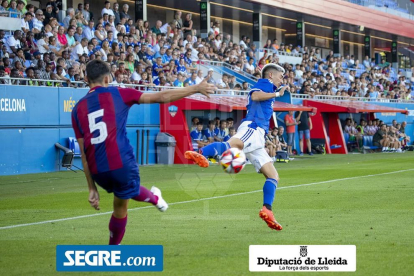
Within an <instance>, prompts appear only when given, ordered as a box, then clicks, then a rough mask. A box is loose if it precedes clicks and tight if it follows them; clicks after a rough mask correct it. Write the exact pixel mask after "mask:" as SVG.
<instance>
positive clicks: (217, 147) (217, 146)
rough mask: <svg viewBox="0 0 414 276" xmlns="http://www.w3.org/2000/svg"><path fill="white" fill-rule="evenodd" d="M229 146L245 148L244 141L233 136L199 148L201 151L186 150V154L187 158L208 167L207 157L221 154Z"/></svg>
mask: <svg viewBox="0 0 414 276" xmlns="http://www.w3.org/2000/svg"><path fill="white" fill-rule="evenodd" d="M236 135H237V133H236ZM229 148H238V149H240V150H243V148H244V144H243V141H242V140H241V139H239V138H236V137H234V136H233V137H232V138H230V140H229V141H227V142H215V143H211V144H210V145H207V146H205V147H203V148H201V149H200V150H199V153H197V152H195V151H186V152H185V154H184V156H185V158H187V159H189V160H192V161H194V162H195V163H196V164H197V165H199V166H200V167H203V168H207V167H208V165H209V163H208V160H207V158H213V157H216V156H220V155H222V154H223V152H225V151H226V150H228V149H229Z"/></svg>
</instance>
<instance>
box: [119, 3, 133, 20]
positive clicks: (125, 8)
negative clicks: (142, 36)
mask: <svg viewBox="0 0 414 276" xmlns="http://www.w3.org/2000/svg"><path fill="white" fill-rule="evenodd" d="M128 11H129V5H128V4H124V5H123V6H122V12H121V13H120V18H121V19H122V18H126V19H127V20H128V19H130V18H131V17H130V16H129V14H128Z"/></svg>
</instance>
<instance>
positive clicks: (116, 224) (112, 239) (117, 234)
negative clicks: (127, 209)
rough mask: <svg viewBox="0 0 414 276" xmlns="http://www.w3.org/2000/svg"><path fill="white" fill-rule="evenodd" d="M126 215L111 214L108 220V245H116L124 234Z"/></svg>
mask: <svg viewBox="0 0 414 276" xmlns="http://www.w3.org/2000/svg"><path fill="white" fill-rule="evenodd" d="M126 224H127V217H124V218H116V217H114V215H112V217H111V220H110V221H109V245H118V244H120V243H121V241H122V238H123V237H124V234H125V226H126Z"/></svg>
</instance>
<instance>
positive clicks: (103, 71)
mask: <svg viewBox="0 0 414 276" xmlns="http://www.w3.org/2000/svg"><path fill="white" fill-rule="evenodd" d="M110 73H111V70H110V69H109V67H108V65H107V64H106V62H105V61H102V60H97V59H95V60H92V61H90V62H88V64H87V65H86V76H87V77H88V82H89V83H99V82H102V80H103V78H104V77H105V76H106V75H109V74H110Z"/></svg>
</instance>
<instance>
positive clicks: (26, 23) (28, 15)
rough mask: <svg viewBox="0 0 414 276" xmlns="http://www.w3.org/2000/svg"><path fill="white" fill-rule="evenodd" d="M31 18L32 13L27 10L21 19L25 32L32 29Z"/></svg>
mask: <svg viewBox="0 0 414 276" xmlns="http://www.w3.org/2000/svg"><path fill="white" fill-rule="evenodd" d="M31 20H32V14H31V13H30V12H27V13H26V14H25V15H24V18H22V19H21V28H22V31H23V32H24V33H27V32H29V31H30V27H29V22H30V21H31ZM33 74H34V72H33Z"/></svg>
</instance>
